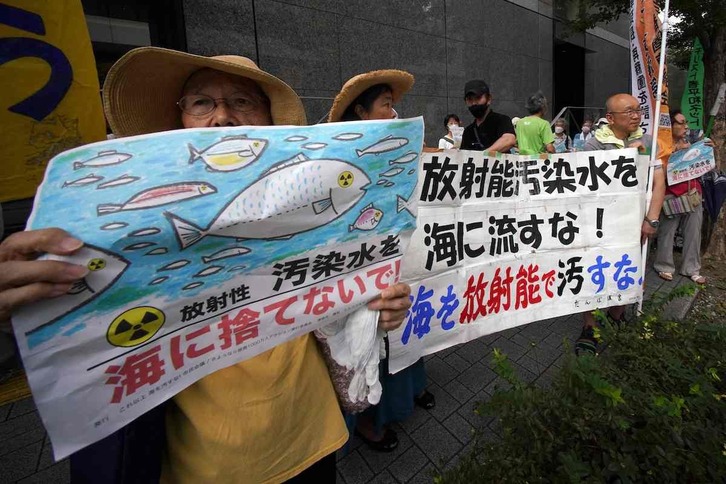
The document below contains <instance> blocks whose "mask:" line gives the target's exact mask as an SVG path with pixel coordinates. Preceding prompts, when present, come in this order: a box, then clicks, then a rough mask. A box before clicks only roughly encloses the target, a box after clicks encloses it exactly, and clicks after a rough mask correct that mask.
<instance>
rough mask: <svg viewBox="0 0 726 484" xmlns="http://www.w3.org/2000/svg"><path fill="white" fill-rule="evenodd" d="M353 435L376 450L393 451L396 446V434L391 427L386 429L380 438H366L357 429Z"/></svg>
mask: <svg viewBox="0 0 726 484" xmlns="http://www.w3.org/2000/svg"><path fill="white" fill-rule="evenodd" d="M355 435H356V436H357V437H358V438H359V439H361V440H362V441H363V442H365V444H366V445H367V446H368V447H369V448H370V449H371V450H375V451H376V452H393V451H394V450H395V449H396V447H398V435H397V434H396V432H395V431H394V430H393V429H386V431H385V433H384V434H383V438H382V439H381V440H370V439H367V438H366V437H365V436H364V435H363V434H362V433H360V432H358V429H355Z"/></svg>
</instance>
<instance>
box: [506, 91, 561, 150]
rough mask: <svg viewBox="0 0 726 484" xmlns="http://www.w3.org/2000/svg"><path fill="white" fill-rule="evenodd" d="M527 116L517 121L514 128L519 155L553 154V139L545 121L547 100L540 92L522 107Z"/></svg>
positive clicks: (533, 95) (548, 124)
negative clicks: (527, 113)
mask: <svg viewBox="0 0 726 484" xmlns="http://www.w3.org/2000/svg"><path fill="white" fill-rule="evenodd" d="M524 107H525V109H526V110H527V112H529V116H526V117H524V118H522V119H520V120H519V122H518V123H517V125H516V126H515V128H514V129H515V131H516V132H517V146H518V147H519V154H521V155H536V154H539V153H554V152H555V147H554V145H553V144H552V142H553V141H554V139H555V137H554V135H553V134H552V130H551V129H550V123H548V122H547V121H545V120H544V119H543V118H544V115H545V113H546V112H547V99H546V98H545V97H544V94H542V92H541V91H538V92H536V93H535V94H532V95H531V96H530V97H529V98H528V99H527V102H526V103H525V105H524Z"/></svg>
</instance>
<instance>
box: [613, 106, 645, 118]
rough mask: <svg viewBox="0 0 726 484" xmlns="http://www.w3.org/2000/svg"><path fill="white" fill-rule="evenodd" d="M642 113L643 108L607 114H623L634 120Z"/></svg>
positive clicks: (643, 111)
mask: <svg viewBox="0 0 726 484" xmlns="http://www.w3.org/2000/svg"><path fill="white" fill-rule="evenodd" d="M643 113H645V108H638V109H628V110H625V111H609V112H608V114H624V115H626V116H629V117H631V118H635V117H638V118H639V117H640V116H641V115H642V114H643Z"/></svg>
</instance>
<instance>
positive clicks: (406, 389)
mask: <svg viewBox="0 0 726 484" xmlns="http://www.w3.org/2000/svg"><path fill="white" fill-rule="evenodd" d="M413 82H414V78H413V76H412V75H411V74H409V73H408V72H405V71H400V70H395V69H386V70H379V71H372V72H367V73H365V74H360V75H357V76H355V77H353V78H351V79H349V80H348V81H347V82H346V83H345V84H344V85H343V88H342V89H341V91H340V93H338V95H337V96H336V97H335V100H334V101H333V106H332V107H331V109H330V114H329V116H328V122H330V123H334V122H338V121H360V120H374V119H393V118H394V114H393V113H394V111H393V105H394V104H396V103H397V102H399V101H400V100H401V97H402V96H403V95H404V94H405V93H406V92H408V91H409V90H410V89H411V87H412V86H413ZM409 290H410V287H409ZM386 346H388V345H386ZM379 375H380V380H381V385H382V387H383V391H382V394H381V400H380V402H379V403H378V404H377V405H375V406H373V407H371V408H369V409H367V410H366V411H364V412H362V413H361V414H359V415H358V416H357V417H356V416H352V415H349V416H348V418H347V419H348V422H349V425H350V426H351V427H355V429H356V430H355V431H356V434H357V435H358V436H359V437H360V438H361V439H362V440H363V441H364V442H365V443H366V444H367V445H368V446H369V447H370V448H371V449H373V450H375V451H378V452H391V451H393V450H394V449H395V448H396V447H397V446H398V436H397V435H396V432H395V431H394V430H393V429H392V428H391V427H390V426H389V424H390V423H392V422H396V421H403V420H405V419H407V418H408V417H410V416H411V414H412V413H413V410H414V405H418V406H420V407H422V408H424V409H432V408H434V406H435V405H436V400H435V398H434V396H433V395H432V394H431V393H429V392H428V391H426V370H425V368H424V363H423V358H421V359H419V360H418V361H417V362H416V363H414V364H413V365H412V366H410V367H408V368H406V369H405V370H402V371H400V372H398V373H396V374H395V375H392V374H389V372H388V359H387V358H386V359H383V360H382V361H381V364H380V367H379Z"/></svg>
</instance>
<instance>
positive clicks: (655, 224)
mask: <svg viewBox="0 0 726 484" xmlns="http://www.w3.org/2000/svg"><path fill="white" fill-rule="evenodd" d="M644 220H645V221H646V222H648V225H650V226H651V227H653V228H654V229H657V228H658V227H659V226H660V220H658V219H655V220H650V219H648V217H645V219H644Z"/></svg>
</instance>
